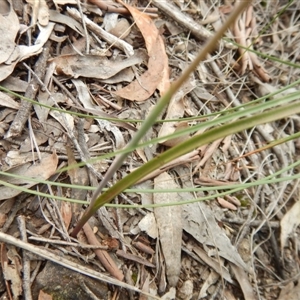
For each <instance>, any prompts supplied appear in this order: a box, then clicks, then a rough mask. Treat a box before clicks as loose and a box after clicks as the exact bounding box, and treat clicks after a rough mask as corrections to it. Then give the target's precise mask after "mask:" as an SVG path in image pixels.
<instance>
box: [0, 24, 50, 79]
mask: <svg viewBox="0 0 300 300" xmlns="http://www.w3.org/2000/svg"><path fill="white" fill-rule="evenodd" d="M54 25H55V24H54V23H51V22H49V23H48V25H47V26H40V27H39V28H40V33H39V35H38V38H37V39H36V41H35V44H34V45H32V46H25V45H19V46H18V47H15V48H14V49H13V50H14V52H13V53H12V56H13V59H12V58H11V57H10V59H9V61H6V64H1V65H0V81H2V80H4V79H5V78H7V77H8V76H9V75H10V74H11V73H12V72H13V71H14V69H15V66H16V64H17V63H18V62H19V61H22V60H24V59H26V58H28V57H31V56H33V55H37V54H39V53H40V52H41V51H42V50H43V46H44V45H45V43H46V42H47V41H48V39H49V37H50V35H51V33H52V30H53V28H54Z"/></svg>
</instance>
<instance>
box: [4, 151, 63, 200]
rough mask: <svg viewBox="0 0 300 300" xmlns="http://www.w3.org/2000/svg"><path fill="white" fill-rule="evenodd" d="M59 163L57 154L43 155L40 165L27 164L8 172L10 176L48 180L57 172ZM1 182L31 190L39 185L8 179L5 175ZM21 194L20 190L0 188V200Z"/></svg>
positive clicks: (17, 179)
mask: <svg viewBox="0 0 300 300" xmlns="http://www.w3.org/2000/svg"><path fill="white" fill-rule="evenodd" d="M57 163H58V157H57V155H56V153H53V154H48V153H42V161H41V162H40V163H38V162H36V163H35V164H32V163H25V164H23V165H21V166H18V167H14V168H11V169H9V170H7V171H6V172H9V173H10V174H16V175H22V176H26V177H30V178H35V179H41V180H46V179H48V178H49V177H50V176H51V175H53V174H54V172H55V171H56V168H57ZM0 180H1V181H4V182H7V183H10V184H14V185H22V187H23V188H30V187H32V186H34V185H36V184H37V183H36V182H31V181H27V180H26V179H19V178H14V177H7V176H4V175H0ZM20 193H21V191H19V190H16V189H12V188H10V187H6V186H0V200H4V199H8V198H12V197H15V196H17V195H18V194H20Z"/></svg>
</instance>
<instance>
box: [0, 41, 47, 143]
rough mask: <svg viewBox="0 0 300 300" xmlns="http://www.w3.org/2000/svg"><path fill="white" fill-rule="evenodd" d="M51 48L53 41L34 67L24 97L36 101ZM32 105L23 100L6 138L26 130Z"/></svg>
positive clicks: (45, 48)
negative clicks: (25, 126)
mask: <svg viewBox="0 0 300 300" xmlns="http://www.w3.org/2000/svg"><path fill="white" fill-rule="evenodd" d="M50 47H51V41H50V40H49V41H47V42H46V44H45V47H44V50H43V52H42V53H41V55H40V56H39V59H38V60H37V63H36V65H35V67H34V73H35V74H36V76H34V77H33V78H32V79H31V81H30V83H29V84H28V87H27V89H26V92H25V95H24V97H26V98H29V99H34V98H35V96H36V94H37V92H38V90H39V80H38V78H43V77H44V75H45V73H46V67H47V60H48V57H49V52H50ZM31 107H32V103H31V102H29V101H26V100H22V103H21V107H20V108H19V110H18V112H17V115H16V116H15V118H14V120H13V122H12V124H11V126H10V128H9V130H8V131H7V133H6V135H5V138H9V137H14V136H19V135H20V134H21V132H22V130H23V128H24V125H25V123H26V121H27V120H28V117H29V115H30V111H31Z"/></svg>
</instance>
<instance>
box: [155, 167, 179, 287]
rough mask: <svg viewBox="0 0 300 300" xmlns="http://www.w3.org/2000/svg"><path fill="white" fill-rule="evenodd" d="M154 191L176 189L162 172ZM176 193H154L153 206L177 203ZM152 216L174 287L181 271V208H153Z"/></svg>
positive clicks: (174, 184) (171, 284) (172, 181)
mask: <svg viewBox="0 0 300 300" xmlns="http://www.w3.org/2000/svg"><path fill="white" fill-rule="evenodd" d="M154 188H155V189H158V190H159V189H166V188H168V189H170V188H178V186H177V184H176V183H175V182H174V180H173V178H172V177H171V176H170V175H168V173H167V172H164V173H162V174H160V175H159V176H157V177H156V178H155V179H154ZM178 201H180V197H178V194H176V193H155V194H154V195H153V202H154V203H155V204H168V203H170V202H178ZM154 215H155V218H156V221H157V225H158V232H159V239H160V243H161V246H162V251H163V255H164V258H165V263H166V273H167V279H168V282H169V285H170V286H176V284H177V282H178V279H179V274H180V269H181V239H182V208H181V206H178V205H177V206H166V207H155V208H154Z"/></svg>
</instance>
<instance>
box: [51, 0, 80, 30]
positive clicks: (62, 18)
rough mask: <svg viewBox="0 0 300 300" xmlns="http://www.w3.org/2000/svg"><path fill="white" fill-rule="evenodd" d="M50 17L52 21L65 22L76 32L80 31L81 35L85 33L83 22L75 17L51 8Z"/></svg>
mask: <svg viewBox="0 0 300 300" xmlns="http://www.w3.org/2000/svg"><path fill="white" fill-rule="evenodd" d="M75 1H76V0H75ZM49 18H50V20H51V21H52V22H56V23H61V24H65V25H67V26H69V27H70V28H72V29H73V30H75V31H76V32H78V33H79V34H80V35H83V32H84V30H83V28H82V26H81V24H80V23H79V22H77V21H76V20H74V19H73V18H71V17H69V16H66V15H63V14H60V13H59V12H58V11H56V10H52V9H50V10H49Z"/></svg>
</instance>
